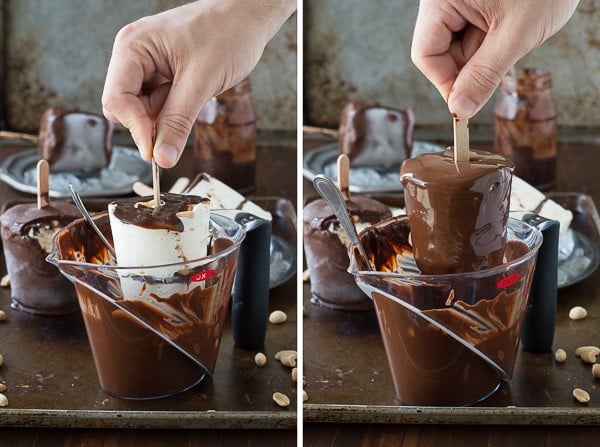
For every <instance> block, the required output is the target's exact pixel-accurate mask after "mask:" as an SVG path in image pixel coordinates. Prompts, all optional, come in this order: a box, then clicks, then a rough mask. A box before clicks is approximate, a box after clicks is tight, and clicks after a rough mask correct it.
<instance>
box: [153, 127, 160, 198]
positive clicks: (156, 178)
mask: <svg viewBox="0 0 600 447" xmlns="http://www.w3.org/2000/svg"><path fill="white" fill-rule="evenodd" d="M155 144H156V127H154V128H152V190H153V192H154V208H158V207H160V172H159V170H158V165H157V164H156V160H154V146H155Z"/></svg>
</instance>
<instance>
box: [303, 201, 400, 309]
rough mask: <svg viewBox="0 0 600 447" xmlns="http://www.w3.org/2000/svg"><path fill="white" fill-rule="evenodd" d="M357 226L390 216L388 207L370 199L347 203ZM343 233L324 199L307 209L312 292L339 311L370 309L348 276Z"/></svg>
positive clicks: (306, 234)
mask: <svg viewBox="0 0 600 447" xmlns="http://www.w3.org/2000/svg"><path fill="white" fill-rule="evenodd" d="M346 204H347V206H348V209H349V212H350V215H351V216H353V217H354V216H356V218H355V223H367V224H373V223H376V222H379V221H381V220H383V219H386V218H388V217H390V216H391V212H390V210H389V208H388V207H387V206H385V205H384V204H382V203H381V202H378V201H376V200H373V199H370V198H367V197H356V196H353V197H352V198H351V199H350V200H349V201H347V202H346ZM348 243H349V241H348V240H347V238H346V235H345V233H344V230H343V229H342V228H341V226H340V224H339V221H338V219H337V217H336V216H335V214H334V213H333V210H332V209H331V207H330V206H329V205H328V204H327V203H326V202H325V201H324V200H322V199H318V200H315V201H313V202H311V203H309V204H308V205H307V206H306V207H305V208H304V252H305V256H306V263H307V265H308V268H309V272H310V284H311V293H312V295H313V297H314V298H316V299H317V300H318V301H319V302H320V303H321V304H322V305H324V306H326V307H332V308H336V309H349V310H360V309H371V308H372V306H373V305H372V303H371V300H370V299H369V298H368V297H367V296H366V295H365V294H364V293H363V292H362V291H361V290H360V289H359V288H358V286H357V285H356V284H355V282H354V278H353V277H352V275H351V274H350V273H348V271H347V270H348V264H349V262H350V260H349V258H348V249H347V244H348Z"/></svg>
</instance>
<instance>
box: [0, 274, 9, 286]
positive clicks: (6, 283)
mask: <svg viewBox="0 0 600 447" xmlns="http://www.w3.org/2000/svg"><path fill="white" fill-rule="evenodd" d="M9 286H10V277H9V276H8V275H4V276H3V277H2V279H0V287H9Z"/></svg>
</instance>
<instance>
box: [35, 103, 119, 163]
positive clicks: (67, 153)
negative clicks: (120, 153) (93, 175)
mask: <svg viewBox="0 0 600 447" xmlns="http://www.w3.org/2000/svg"><path fill="white" fill-rule="evenodd" d="M113 128H114V125H113V123H111V122H110V121H108V120H107V119H106V118H104V117H103V116H100V115H96V114H93V113H84V112H76V111H65V110H61V109H57V108H49V109H47V110H46V111H45V112H44V114H43V115H42V118H41V123H40V131H39V137H38V145H39V155H40V158H43V159H45V160H47V161H48V164H49V165H50V171H52V172H61V171H84V172H89V171H94V170H98V169H102V168H104V167H106V166H107V165H108V163H109V162H110V157H111V154H112V135H113Z"/></svg>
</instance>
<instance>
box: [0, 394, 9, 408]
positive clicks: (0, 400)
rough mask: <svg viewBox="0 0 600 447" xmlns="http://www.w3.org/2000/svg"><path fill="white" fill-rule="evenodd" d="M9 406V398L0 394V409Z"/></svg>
mask: <svg viewBox="0 0 600 447" xmlns="http://www.w3.org/2000/svg"><path fill="white" fill-rule="evenodd" d="M7 405H8V397H6V396H5V395H4V394H2V393H0V407H6V406H7Z"/></svg>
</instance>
